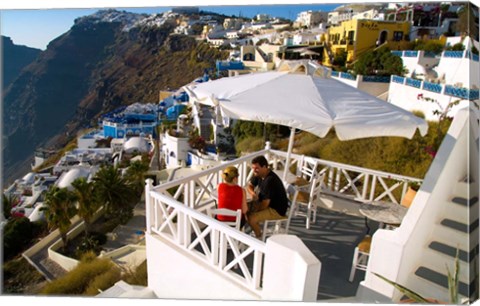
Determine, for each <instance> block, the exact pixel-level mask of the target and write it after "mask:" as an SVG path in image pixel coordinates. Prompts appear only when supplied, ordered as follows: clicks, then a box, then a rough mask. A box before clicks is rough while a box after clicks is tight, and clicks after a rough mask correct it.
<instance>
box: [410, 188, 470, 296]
mask: <svg viewBox="0 0 480 306" xmlns="http://www.w3.org/2000/svg"><path fill="white" fill-rule="evenodd" d="M475 184H476V183H475V182H473V181H471V180H469V179H465V180H462V181H460V182H458V183H457V186H456V188H455V190H456V191H455V194H454V196H453V197H452V199H451V200H450V201H449V202H448V203H447V205H446V206H445V209H444V210H443V212H442V213H440V214H439V218H438V219H437V222H436V224H434V225H433V227H432V231H431V240H430V241H429V242H428V243H427V248H426V250H425V251H424V252H423V253H422V257H421V260H420V263H421V264H420V265H419V266H418V268H417V269H416V271H415V273H414V276H413V280H411V281H412V283H411V284H410V285H413V286H412V287H413V288H422V295H423V296H425V297H435V296H448V294H446V292H447V293H448V277H447V275H448V272H447V266H448V269H449V270H450V273H452V274H453V273H454V262H455V257H456V254H457V249H458V252H459V253H458V254H459V255H458V258H459V286H458V292H459V295H460V301H461V299H462V298H472V299H475V294H476V293H475V292H476V288H477V287H478V275H477V271H478V266H477V265H478V251H479V241H478V210H479V206H478V197H477V196H473V197H470V191H471V190H475ZM460 301H459V302H460Z"/></svg>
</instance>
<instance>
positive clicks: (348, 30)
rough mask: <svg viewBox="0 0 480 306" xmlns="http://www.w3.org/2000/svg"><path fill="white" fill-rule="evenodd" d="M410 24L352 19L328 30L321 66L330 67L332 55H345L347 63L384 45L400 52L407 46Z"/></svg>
mask: <svg viewBox="0 0 480 306" xmlns="http://www.w3.org/2000/svg"><path fill="white" fill-rule="evenodd" d="M409 33H410V23H409V22H395V21H382V20H365V19H352V20H349V21H344V22H342V23H341V24H340V25H339V26H334V27H330V28H329V29H328V34H327V39H326V42H325V48H324V55H323V63H322V64H323V65H327V66H330V65H331V64H332V61H333V58H334V56H335V54H339V53H341V52H342V51H346V52H347V63H349V62H350V63H351V62H353V61H355V60H356V59H357V58H358V57H359V56H361V55H362V54H363V53H365V52H367V51H371V50H373V49H375V48H376V47H378V46H381V45H384V44H385V45H386V46H388V47H389V48H390V49H391V50H403V49H404V48H406V47H407V45H408V43H409Z"/></svg>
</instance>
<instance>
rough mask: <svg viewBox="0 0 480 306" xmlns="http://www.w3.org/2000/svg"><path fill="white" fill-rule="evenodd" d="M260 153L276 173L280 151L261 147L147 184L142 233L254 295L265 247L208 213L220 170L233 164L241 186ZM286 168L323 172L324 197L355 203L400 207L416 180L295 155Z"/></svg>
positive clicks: (282, 161) (282, 159) (281, 157)
mask: <svg viewBox="0 0 480 306" xmlns="http://www.w3.org/2000/svg"><path fill="white" fill-rule="evenodd" d="M259 155H263V156H266V157H267V159H268V160H269V161H270V163H271V164H272V166H273V167H274V168H276V169H279V168H282V165H285V160H286V153H285V152H282V151H275V150H267V149H266V150H262V151H258V152H255V153H253V154H249V155H247V156H244V157H240V158H238V159H236V160H234V161H231V162H227V163H223V164H221V165H218V166H215V167H212V168H209V169H207V170H205V171H202V172H199V173H197V174H194V175H191V176H189V177H185V178H181V179H177V180H173V181H170V182H167V183H163V184H161V185H159V186H152V185H151V181H148V182H149V183H148V184H147V187H146V194H147V195H148V196H147V197H146V214H147V233H149V234H152V233H153V234H156V235H159V236H161V237H163V238H164V239H167V240H168V241H171V242H172V243H174V244H175V245H177V246H179V247H180V248H182V249H183V250H185V251H186V252H189V254H192V255H193V256H195V257H197V258H199V259H200V260H202V261H203V262H204V263H206V264H208V265H210V266H211V267H213V268H215V269H217V270H218V271H219V272H221V273H224V275H225V276H226V277H229V278H230V279H232V280H233V281H235V282H236V283H238V284H240V285H241V286H244V287H245V288H248V289H250V290H252V291H254V292H257V293H260V292H261V290H262V287H261V283H262V282H261V276H262V271H263V257H264V255H265V243H264V242H262V241H259V240H257V239H255V238H253V237H251V236H248V235H246V234H244V233H242V232H239V231H237V230H236V229H233V228H231V227H229V226H227V225H225V224H223V223H221V222H219V221H217V220H215V219H213V218H211V217H210V216H209V214H208V211H209V209H210V208H212V207H214V206H215V205H216V203H215V200H214V197H213V196H212V193H213V191H214V190H215V189H216V188H217V185H218V184H219V183H220V182H221V174H222V171H223V169H225V168H226V167H227V166H236V167H237V168H238V170H239V184H240V185H241V186H246V184H247V182H248V181H249V180H250V178H251V177H252V171H251V168H250V162H251V160H252V159H253V158H254V157H256V156H259ZM290 165H291V166H292V165H297V173H296V174H297V175H300V174H301V168H302V167H306V168H309V169H311V170H312V171H317V172H319V173H325V182H324V183H325V190H324V192H325V193H326V194H332V195H335V196H337V197H340V198H346V199H349V200H355V201H360V202H371V201H380V200H383V201H391V202H394V203H399V201H401V199H402V198H403V196H404V194H405V192H406V190H407V187H408V184H410V183H412V182H421V180H419V179H414V178H410V177H405V176H401V175H395V174H391V173H385V172H381V171H375V170H370V169H365V168H360V167H354V166H350V165H345V164H340V163H334V162H329V161H325V160H321V159H315V158H311V157H305V156H302V155H297V154H292V156H291V164H290ZM395 191H396V192H395Z"/></svg>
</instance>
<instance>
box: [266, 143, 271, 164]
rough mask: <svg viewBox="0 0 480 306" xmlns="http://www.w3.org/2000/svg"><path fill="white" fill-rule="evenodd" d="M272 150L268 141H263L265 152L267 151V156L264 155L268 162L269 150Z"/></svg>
mask: <svg viewBox="0 0 480 306" xmlns="http://www.w3.org/2000/svg"><path fill="white" fill-rule="evenodd" d="M271 149H272V144H271V143H270V141H265V150H267V154H265V155H266V156H265V158H266V159H267V160H268V161H270V150H271Z"/></svg>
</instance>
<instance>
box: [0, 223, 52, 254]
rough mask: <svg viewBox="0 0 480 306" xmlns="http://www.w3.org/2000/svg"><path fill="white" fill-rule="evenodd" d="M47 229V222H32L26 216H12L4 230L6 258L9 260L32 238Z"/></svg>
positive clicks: (28, 243) (27, 244) (26, 246)
mask: <svg viewBox="0 0 480 306" xmlns="http://www.w3.org/2000/svg"><path fill="white" fill-rule="evenodd" d="M45 230H46V226H45V223H42V222H30V220H29V219H28V218H26V217H21V218H11V219H10V220H9V221H8V223H7V224H6V225H5V228H4V230H3V252H4V253H3V254H4V259H5V260H9V259H11V258H13V257H15V256H16V255H18V254H19V253H20V252H22V251H24V250H25V249H26V248H28V247H29V246H30V243H31V241H32V239H33V238H35V237H37V236H39V235H40V234H42V232H44V231H45Z"/></svg>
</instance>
